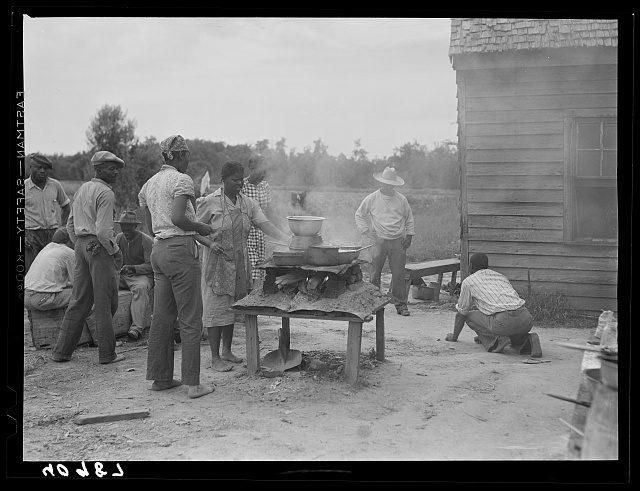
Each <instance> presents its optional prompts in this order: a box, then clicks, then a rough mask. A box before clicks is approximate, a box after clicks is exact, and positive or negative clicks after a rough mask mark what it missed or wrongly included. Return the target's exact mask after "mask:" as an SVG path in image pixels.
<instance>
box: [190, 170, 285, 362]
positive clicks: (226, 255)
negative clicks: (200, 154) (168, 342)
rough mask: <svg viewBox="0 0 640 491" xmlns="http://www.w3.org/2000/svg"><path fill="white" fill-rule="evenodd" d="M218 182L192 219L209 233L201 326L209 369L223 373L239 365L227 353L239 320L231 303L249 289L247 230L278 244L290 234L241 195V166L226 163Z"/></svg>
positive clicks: (240, 315)
mask: <svg viewBox="0 0 640 491" xmlns="http://www.w3.org/2000/svg"><path fill="white" fill-rule="evenodd" d="M221 180H222V187H221V188H219V189H217V190H216V191H214V192H213V193H211V194H209V195H207V196H205V197H201V198H198V200H197V211H196V217H197V219H198V220H199V221H201V222H203V223H207V224H209V225H210V226H211V227H212V229H213V233H212V234H211V235H210V236H209V237H207V238H206V239H207V241H208V243H207V242H203V243H204V244H206V245H207V246H208V247H207V248H203V253H202V299H203V315H202V323H203V325H204V326H205V327H206V328H207V331H208V338H209V345H210V346H211V367H212V368H213V369H214V370H217V371H223V372H225V371H229V370H231V368H232V367H233V365H231V364H230V363H229V362H231V363H240V362H242V358H239V357H237V356H235V355H234V354H233V353H232V352H231V341H232V339H233V326H234V322H242V321H243V319H244V316H243V315H242V314H239V313H236V312H235V311H233V310H232V309H231V305H233V303H234V302H235V301H237V300H240V299H241V298H243V297H245V296H246V295H247V294H248V293H249V292H250V291H251V287H252V279H251V263H250V261H249V256H248V254H247V238H248V236H249V231H250V230H251V226H252V225H254V226H255V227H257V228H258V229H260V230H262V231H263V232H264V233H266V234H267V235H269V236H271V237H274V238H277V239H279V240H285V241H288V240H289V236H288V235H287V234H285V233H284V232H281V231H280V230H278V228H277V227H276V226H275V225H273V224H272V223H271V222H270V221H269V220H268V219H267V217H266V216H265V215H264V213H263V212H262V210H261V209H260V205H259V204H258V202H257V201H255V200H254V199H252V198H248V197H247V196H244V195H243V194H242V193H241V192H240V191H241V190H242V186H243V184H244V167H243V166H242V164H240V163H239V162H234V161H231V162H227V163H225V164H224V166H223V167H222V173H221ZM221 340H222V351H220V341H221Z"/></svg>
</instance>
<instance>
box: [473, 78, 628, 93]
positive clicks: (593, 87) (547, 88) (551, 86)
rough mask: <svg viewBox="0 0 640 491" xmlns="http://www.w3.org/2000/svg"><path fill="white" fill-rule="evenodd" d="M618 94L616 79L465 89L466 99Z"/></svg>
mask: <svg viewBox="0 0 640 491" xmlns="http://www.w3.org/2000/svg"><path fill="white" fill-rule="evenodd" d="M617 92H618V80H617V78H610V79H606V80H584V79H582V80H566V79H565V80H546V81H544V82H541V81H536V82H524V81H519V82H514V81H512V80H509V81H503V82H494V83H489V84H485V83H474V84H469V86H468V87H467V96H468V97H491V96H498V97H502V96H527V95H560V94H607V93H609V94H615V93H617Z"/></svg>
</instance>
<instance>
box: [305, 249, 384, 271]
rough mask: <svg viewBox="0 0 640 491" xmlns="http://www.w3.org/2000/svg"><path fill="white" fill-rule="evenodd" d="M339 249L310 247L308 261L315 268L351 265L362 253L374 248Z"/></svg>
mask: <svg viewBox="0 0 640 491" xmlns="http://www.w3.org/2000/svg"><path fill="white" fill-rule="evenodd" d="M372 246H373V244H371V245H368V246H365V247H338V246H334V245H329V244H319V245H314V246H310V247H309V248H308V249H307V261H308V262H309V264H311V265H313V266H338V265H340V264H349V263H350V262H352V261H353V260H354V259H357V258H358V256H359V255H360V251H362V250H364V249H368V248H369V247H372Z"/></svg>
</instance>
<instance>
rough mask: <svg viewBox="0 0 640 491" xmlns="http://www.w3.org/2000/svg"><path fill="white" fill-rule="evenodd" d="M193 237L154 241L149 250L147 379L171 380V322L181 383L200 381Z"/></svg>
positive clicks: (199, 305) (197, 267)
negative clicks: (179, 351)
mask: <svg viewBox="0 0 640 491" xmlns="http://www.w3.org/2000/svg"><path fill="white" fill-rule="evenodd" d="M197 251H198V249H197V246H196V242H195V240H194V238H193V236H187V235H180V236H176V237H170V238H168V239H160V240H156V241H155V242H154V243H153V249H152V250H151V266H152V267H153V278H154V283H155V286H154V291H153V318H152V320H151V328H150V329H149V349H148V351H147V380H158V381H169V380H172V379H173V368H174V359H173V358H174V357H173V355H174V351H173V340H174V336H173V325H174V322H175V320H176V318H177V319H178V321H179V323H180V339H181V341H182V366H181V371H182V383H183V384H185V385H199V384H200V337H201V333H202V293H201V288H200V274H201V273H200V262H199V261H198V253H197Z"/></svg>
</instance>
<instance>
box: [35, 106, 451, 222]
mask: <svg viewBox="0 0 640 491" xmlns="http://www.w3.org/2000/svg"><path fill="white" fill-rule="evenodd" d="M135 129H136V122H135V120H134V119H131V118H128V116H127V113H126V111H124V110H123V109H122V108H121V107H120V106H117V105H108V104H107V105H104V106H103V107H101V108H100V109H99V110H98V111H97V113H96V115H95V116H94V118H93V119H92V121H91V122H90V124H89V127H88V129H87V132H86V138H87V150H86V151H80V152H78V153H76V154H74V155H62V154H53V155H47V156H48V157H49V158H50V159H51V160H52V161H53V162H54V169H53V172H52V173H51V176H52V177H54V178H56V179H59V180H83V181H85V180H88V179H90V178H91V177H93V168H92V166H91V164H90V160H91V156H92V155H93V153H95V152H96V151H98V150H108V151H110V152H113V153H115V154H116V155H118V156H119V157H120V158H122V159H123V160H125V162H126V163H127V165H126V166H125V167H124V169H123V170H122V172H121V174H120V178H119V180H118V185H117V186H115V188H114V191H115V194H116V202H117V205H118V207H119V208H120V209H126V208H137V194H138V191H139V190H140V188H141V187H142V185H143V184H144V183H145V182H146V181H147V180H148V179H149V178H150V177H151V176H152V175H154V174H155V173H156V172H157V171H158V170H159V169H160V166H161V165H162V157H161V155H160V147H159V141H158V140H157V139H156V138H155V137H146V138H143V139H142V138H139V137H137V136H136V134H135ZM187 145H188V146H189V150H190V154H191V155H190V164H189V168H188V170H187V173H188V174H189V175H190V176H191V177H192V178H193V180H194V183H195V185H196V194H198V192H199V187H200V186H199V185H200V182H201V180H202V178H203V176H204V175H205V173H206V172H207V171H208V172H209V176H210V179H211V183H212V185H215V184H216V183H218V182H219V180H220V170H221V169H222V166H223V164H224V163H225V162H227V161H229V160H236V161H238V162H241V163H243V164H245V165H246V163H247V162H248V160H249V157H250V156H251V155H253V154H256V153H258V154H261V155H262V156H263V157H264V160H265V163H266V164H267V166H268V176H267V180H268V181H269V183H270V184H271V185H272V186H282V187H289V188H293V189H296V188H297V189H299V190H301V191H304V190H307V189H311V188H317V187H325V186H330V187H347V188H352V189H371V188H375V187H376V186H377V184H378V183H377V181H375V180H374V179H373V177H372V174H373V172H379V171H381V170H382V169H384V167H387V166H393V167H395V168H396V170H397V171H398V174H399V175H400V176H402V177H403V178H404V180H405V182H406V185H405V186H406V187H410V188H418V189H420V188H441V189H456V188H458V187H459V165H458V149H457V146H456V144H455V143H454V142H451V141H444V142H440V143H436V144H434V147H433V148H432V149H428V148H427V146H425V145H422V144H419V143H418V142H417V141H413V142H408V143H405V144H404V145H402V146H400V147H398V148H395V149H394V152H393V155H391V156H390V157H385V158H374V159H370V158H369V157H368V152H367V151H366V150H365V149H364V148H363V147H362V145H361V144H360V141H359V140H356V141H355V142H354V148H353V151H352V152H351V154H350V155H348V156H347V155H344V154H343V153H340V154H339V155H338V156H337V157H336V156H333V155H331V154H330V153H329V151H328V147H327V145H326V144H325V143H324V142H323V141H322V139H318V140H315V141H314V142H313V146H308V147H305V148H303V150H302V151H298V150H297V149H296V148H291V149H287V144H286V139H285V138H281V139H280V140H278V141H277V142H275V143H271V142H270V141H269V140H260V141H258V142H256V143H255V144H253V145H251V144H240V145H229V144H226V143H224V142H214V141H209V140H202V139H193V140H189V139H187Z"/></svg>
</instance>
